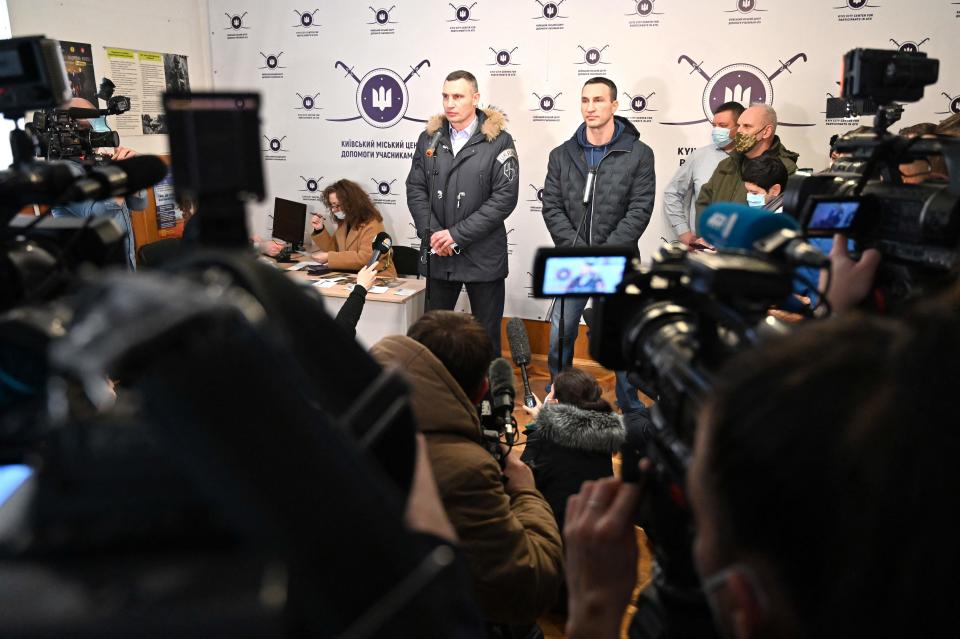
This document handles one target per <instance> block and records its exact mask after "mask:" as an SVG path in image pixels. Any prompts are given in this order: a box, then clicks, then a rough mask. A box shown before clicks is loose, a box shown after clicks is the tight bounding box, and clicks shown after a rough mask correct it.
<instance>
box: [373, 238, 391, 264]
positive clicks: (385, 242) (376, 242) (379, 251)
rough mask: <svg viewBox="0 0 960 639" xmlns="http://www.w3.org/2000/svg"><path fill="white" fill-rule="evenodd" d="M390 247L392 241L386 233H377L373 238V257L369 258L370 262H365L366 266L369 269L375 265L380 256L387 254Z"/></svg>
mask: <svg viewBox="0 0 960 639" xmlns="http://www.w3.org/2000/svg"><path fill="white" fill-rule="evenodd" d="M392 247H393V240H391V239H390V236H389V235H387V232H386V231H380V232H379V233H377V236H376V237H375V238H373V255H371V256H370V261H368V262H367V266H368V267H369V266H373V265H374V264H376V263H377V260H379V259H380V256H382V255H383V254H384V253H389V252H390V249H391V248H392Z"/></svg>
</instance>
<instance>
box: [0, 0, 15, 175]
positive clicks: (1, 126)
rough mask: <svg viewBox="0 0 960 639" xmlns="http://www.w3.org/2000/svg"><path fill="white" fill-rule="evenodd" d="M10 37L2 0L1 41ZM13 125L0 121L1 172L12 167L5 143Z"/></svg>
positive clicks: (2, 0) (4, 1)
mask: <svg viewBox="0 0 960 639" xmlns="http://www.w3.org/2000/svg"><path fill="white" fill-rule="evenodd" d="M9 37H10V16H9V14H8V13H7V0H0V40H2V39H4V38H9ZM12 129H13V124H12V123H11V122H10V121H9V120H6V119H4V120H2V121H0V170H3V169H5V168H7V167H8V166H10V163H11V162H13V153H11V152H10V145H9V144H6V143H5V142H4V141H5V140H8V139H9V136H10V131H11V130H12Z"/></svg>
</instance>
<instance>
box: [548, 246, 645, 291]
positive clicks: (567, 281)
mask: <svg viewBox="0 0 960 639" xmlns="http://www.w3.org/2000/svg"><path fill="white" fill-rule="evenodd" d="M627 259H628V258H627V256H625V255H607V256H603V257H600V256H582V257H549V258H547V261H546V264H545V265H544V269H543V294H544V295H553V296H559V295H585V294H586V295H594V294H610V293H616V291H617V286H618V285H619V284H620V282H621V281H622V280H623V272H624V269H626V267H627Z"/></svg>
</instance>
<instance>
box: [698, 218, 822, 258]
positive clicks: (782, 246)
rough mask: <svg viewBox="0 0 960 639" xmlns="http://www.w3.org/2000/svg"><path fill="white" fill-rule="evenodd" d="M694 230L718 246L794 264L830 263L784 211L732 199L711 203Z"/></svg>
mask: <svg viewBox="0 0 960 639" xmlns="http://www.w3.org/2000/svg"><path fill="white" fill-rule="evenodd" d="M697 231H698V233H699V234H700V237H702V238H703V239H705V240H706V241H708V242H710V243H711V244H713V245H714V246H716V247H717V248H719V249H734V250H737V249H739V250H747V251H755V252H758V253H763V254H764V255H770V256H777V257H779V258H780V259H782V260H784V261H786V262H787V263H788V264H792V265H797V266H812V267H814V268H824V267H825V266H827V265H828V264H829V263H830V260H829V258H828V257H827V256H825V255H824V254H823V253H821V252H820V251H819V250H818V249H817V248H816V247H814V246H813V245H812V244H810V243H809V242H807V241H806V240H804V239H803V237H802V236H801V234H800V227H799V225H798V224H797V221H796V220H794V219H793V218H792V217H790V216H789V215H784V214H783V213H774V212H772V211H765V210H763V209H755V208H751V207H749V206H745V205H743V204H734V203H732V202H722V203H719V204H712V205H710V206H709V207H707V210H706V211H704V214H703V215H702V216H701V217H700V221H699V224H698V225H697Z"/></svg>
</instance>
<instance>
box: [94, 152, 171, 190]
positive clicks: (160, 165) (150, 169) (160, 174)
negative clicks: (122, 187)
mask: <svg viewBox="0 0 960 639" xmlns="http://www.w3.org/2000/svg"><path fill="white" fill-rule="evenodd" d="M110 165H112V166H114V167H116V168H119V169H122V170H123V172H124V173H126V174H127V185H126V188H127V190H128V191H131V192H132V191H139V190H140V189H145V188H147V187H149V186H153V185H154V184H156V183H157V182H159V181H160V180H162V179H163V178H164V177H166V175H167V164H166V162H164V161H163V160H161V159H160V158H158V157H157V156H155V155H135V156H133V157H132V158H127V159H126V160H117V161H116V162H111V164H110ZM110 165H108V166H110Z"/></svg>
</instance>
